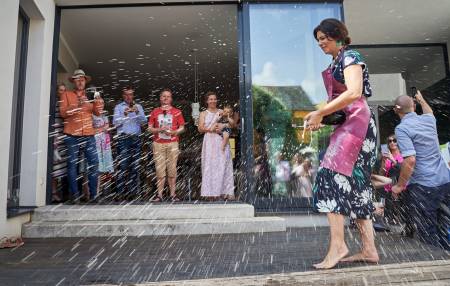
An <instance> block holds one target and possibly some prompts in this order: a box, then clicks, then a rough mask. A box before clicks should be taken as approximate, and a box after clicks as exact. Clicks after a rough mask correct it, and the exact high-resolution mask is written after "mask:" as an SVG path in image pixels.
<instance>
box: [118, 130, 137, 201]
mask: <svg viewBox="0 0 450 286" xmlns="http://www.w3.org/2000/svg"><path fill="white" fill-rule="evenodd" d="M117 151H118V155H119V156H118V159H119V173H118V175H117V192H118V193H119V194H124V193H125V189H126V188H128V193H129V194H136V193H137V191H138V189H139V180H138V176H139V161H140V158H141V138H140V137H139V135H127V134H120V135H119V138H118V144H117ZM127 173H128V178H127Z"/></svg>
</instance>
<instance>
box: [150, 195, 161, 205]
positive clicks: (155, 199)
mask: <svg viewBox="0 0 450 286" xmlns="http://www.w3.org/2000/svg"><path fill="white" fill-rule="evenodd" d="M150 201H151V202H153V203H161V202H162V201H163V197H161V196H159V195H157V196H156V197H154V198H153V199H150Z"/></svg>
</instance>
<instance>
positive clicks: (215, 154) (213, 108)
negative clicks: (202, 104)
mask: <svg viewBox="0 0 450 286" xmlns="http://www.w3.org/2000/svg"><path fill="white" fill-rule="evenodd" d="M206 104H207V109H206V110H205V111H203V112H201V113H200V119H199V124H198V130H199V132H200V133H203V134H205V135H204V137H203V146H202V187H201V196H202V197H205V198H207V199H208V200H216V199H218V198H220V197H222V198H224V199H233V198H234V182H233V162H232V158H231V149H230V145H229V144H228V145H227V146H226V147H225V150H224V151H223V150H222V141H223V138H222V136H221V134H222V131H223V129H224V128H227V127H228V128H230V127H231V126H225V125H224V124H221V123H218V120H219V119H220V117H221V114H222V110H220V109H218V108H217V95H216V94H215V93H213V92H208V94H207V95H206Z"/></svg>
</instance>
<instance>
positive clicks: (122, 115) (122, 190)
mask: <svg viewBox="0 0 450 286" xmlns="http://www.w3.org/2000/svg"><path fill="white" fill-rule="evenodd" d="M122 97H123V101H122V102H121V103H119V104H117V105H116V107H115V108H114V117H113V124H114V126H116V128H117V134H118V140H117V141H118V144H117V151H118V159H119V160H118V161H119V174H118V176H117V192H118V196H117V197H116V200H121V199H124V196H126V197H128V198H131V196H133V195H136V194H137V192H138V190H139V179H138V177H139V162H140V157H141V141H142V140H141V138H140V136H141V126H142V125H143V124H145V123H147V118H146V117H145V114H144V109H143V108H142V106H141V105H140V104H138V103H136V102H134V89H133V88H132V87H126V88H124V89H123V91H122ZM127 173H128V176H127ZM127 190H128V192H127Z"/></svg>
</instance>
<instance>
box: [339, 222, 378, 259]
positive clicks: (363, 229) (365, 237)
mask: <svg viewBox="0 0 450 286" xmlns="http://www.w3.org/2000/svg"><path fill="white" fill-rule="evenodd" d="M356 224H357V226H358V229H359V233H360V235H361V240H362V244H363V246H362V249H361V252H360V253H357V254H355V255H352V256H349V257H347V258H344V259H342V260H341V261H342V262H369V263H378V261H380V258H379V256H378V252H377V248H376V247H375V239H374V230H373V225H372V220H370V219H358V220H356Z"/></svg>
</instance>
